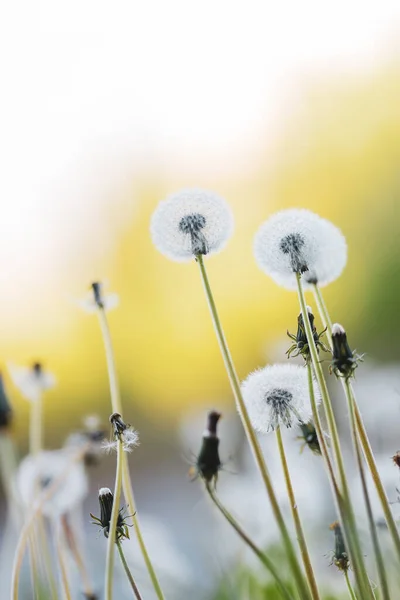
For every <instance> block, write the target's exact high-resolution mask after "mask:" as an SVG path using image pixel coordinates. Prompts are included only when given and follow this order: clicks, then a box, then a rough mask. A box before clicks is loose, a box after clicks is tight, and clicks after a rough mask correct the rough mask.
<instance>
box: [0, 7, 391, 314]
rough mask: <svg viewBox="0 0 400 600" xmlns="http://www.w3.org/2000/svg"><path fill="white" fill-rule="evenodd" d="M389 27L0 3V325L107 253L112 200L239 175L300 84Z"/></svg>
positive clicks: (326, 11)
mask: <svg viewBox="0 0 400 600" xmlns="http://www.w3.org/2000/svg"><path fill="white" fill-rule="evenodd" d="M399 25H400V2H399V0H393V1H392V0H385V1H382V0H380V1H378V0H373V1H371V0H336V1H335V2H321V0H315V1H314V0H303V1H302V2H298V1H296V0H291V1H289V0H279V2H268V1H267V0H264V1H251V0H247V1H246V2H245V1H241V2H234V1H232V0H230V1H218V0H212V1H208V0H202V1H201V2H193V1H190V0H168V2H166V1H163V0H160V1H158V2H154V1H149V0H141V1H135V0H129V1H128V0H127V1H123V0H122V1H118V0H114V1H113V2H111V1H110V2H104V1H102V0H68V1H63V2H58V1H56V0H42V1H40V2H37V1H32V0H25V1H17V0H15V1H11V0H8V1H5V0H3V4H2V6H1V8H0V48H1V59H0V60H1V72H0V75H1V80H0V81H1V84H2V86H1V87H2V92H1V96H0V103H1V112H0V115H1V116H0V125H1V130H0V159H1V166H2V169H1V177H0V201H1V212H0V286H1V289H2V290H3V292H2V304H3V308H4V307H6V313H5V314H7V308H8V309H9V311H12V309H15V310H16V309H19V308H20V307H21V304H22V303H23V300H20V301H18V299H19V298H21V296H23V295H24V294H26V293H29V290H32V284H35V287H36V289H39V288H40V285H41V284H42V283H43V284H45V283H48V282H49V281H50V280H51V281H52V282H53V284H54V285H57V286H62V279H63V278H62V275H63V273H62V272H63V269H64V268H65V269H68V266H69V265H70V261H71V260H73V259H79V260H80V261H81V262H85V260H87V263H88V265H90V264H91V261H92V260H93V261H94V260H95V259H98V257H99V255H101V253H104V252H107V251H108V250H109V249H110V248H112V246H113V240H114V239H115V237H116V236H117V235H118V233H119V232H120V227H122V226H123V223H124V222H126V220H127V214H126V212H122V211H121V219H120V221H119V222H118V218H116V221H115V223H112V224H110V221H109V206H108V205H109V202H110V195H109V193H107V192H108V190H110V189H112V186H113V185H123V184H124V183H125V182H128V181H130V180H131V179H132V178H134V175H135V173H136V172H138V173H139V172H140V171H142V170H143V169H145V170H147V171H150V172H151V169H152V168H155V169H162V172H166V173H168V174H171V173H175V174H176V173H177V174H179V172H184V171H188V170H189V171H191V172H192V173H193V175H194V176H195V175H197V178H196V177H194V181H193V183H195V184H197V185H201V183H202V181H201V176H202V174H207V173H211V172H213V171H215V170H217V171H218V172H221V171H226V173H227V174H228V173H229V172H230V173H232V172H233V171H234V165H238V167H237V168H239V169H241V168H242V169H245V168H248V166H249V165H246V155H248V153H249V149H253V155H254V147H258V146H263V145H264V144H265V138H266V137H267V136H268V134H269V133H271V135H272V132H273V127H274V123H276V121H277V119H279V117H282V115H283V111H284V106H285V103H287V102H288V101H289V100H290V101H292V102H293V101H294V100H295V93H296V89H297V87H298V86H299V85H301V81H302V78H303V77H309V76H311V75H312V74H313V73H319V72H324V73H325V74H326V71H327V70H328V69H330V70H331V69H334V70H335V71H336V73H337V72H338V71H339V72H341V71H343V72H345V73H348V72H350V73H352V72H353V73H354V72H357V73H358V72H359V71H360V70H363V69H365V68H370V67H371V65H372V64H373V63H374V61H377V60H379V58H380V57H381V56H382V54H384V53H385V52H387V50H388V48H390V45H393V43H394V42H395V39H396V34H397V35H398V32H399ZM260 132H261V134H262V135H260ZM260 138H261V139H260ZM250 154H251V152H250ZM237 168H236V173H237ZM132 204H134V199H133V201H132ZM115 212H117V213H118V211H115ZM94 231H95V232H96V235H95V236H94V235H93V232H94ZM89 239H90V240H92V243H89V241H88V240H89ZM88 269H90V267H88ZM65 291H67V290H65ZM32 293H33V294H34V293H35V292H34V291H33V290H32ZM3 314H4V313H3ZM10 314H11V312H10Z"/></svg>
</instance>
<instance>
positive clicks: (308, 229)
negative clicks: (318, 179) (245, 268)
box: [254, 209, 347, 290]
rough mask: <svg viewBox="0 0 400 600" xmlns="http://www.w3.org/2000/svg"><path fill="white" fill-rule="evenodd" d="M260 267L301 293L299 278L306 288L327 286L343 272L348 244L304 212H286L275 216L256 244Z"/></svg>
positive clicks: (326, 223)
mask: <svg viewBox="0 0 400 600" xmlns="http://www.w3.org/2000/svg"><path fill="white" fill-rule="evenodd" d="M254 254H255V258H256V261H257V264H258V266H259V267H260V269H261V270H262V271H264V272H265V273H266V274H267V275H269V276H270V277H272V279H273V280H274V281H275V282H276V283H277V284H278V285H282V286H283V287H285V288H288V289H291V290H295V289H297V281H296V275H297V274H301V275H303V277H302V280H303V285H304V287H305V288H309V287H310V286H311V285H312V284H316V283H318V285H319V286H324V285H327V284H328V283H330V282H331V281H334V280H335V279H336V278H337V277H339V275H340V274H341V272H342V271H343V269H344V267H345V265H346V260H347V246H346V241H345V239H344V237H343V235H342V233H341V232H340V230H339V229H337V227H335V226H334V225H333V224H332V223H330V222H329V221H327V220H326V219H323V218H321V217H319V216H318V215H316V214H315V213H313V212H311V211H309V210H304V209H290V210H283V211H281V212H278V213H276V214H274V215H272V216H271V217H270V218H269V219H268V220H267V221H266V222H265V223H264V224H263V225H261V227H260V229H259V230H258V232H257V234H256V236H255V240H254Z"/></svg>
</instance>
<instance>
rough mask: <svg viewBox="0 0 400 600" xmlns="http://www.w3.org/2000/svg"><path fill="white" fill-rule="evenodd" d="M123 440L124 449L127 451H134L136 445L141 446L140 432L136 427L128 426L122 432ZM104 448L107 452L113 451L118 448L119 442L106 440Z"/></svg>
mask: <svg viewBox="0 0 400 600" xmlns="http://www.w3.org/2000/svg"><path fill="white" fill-rule="evenodd" d="M120 435H121V441H122V449H123V450H124V451H125V452H132V450H133V449H134V448H136V446H139V434H138V432H137V431H136V430H135V429H132V428H128V429H125V431H123V432H122V433H121V434H120ZM102 448H103V450H105V451H106V452H112V451H113V450H115V451H116V450H117V448H118V442H117V441H105V442H103V444H102Z"/></svg>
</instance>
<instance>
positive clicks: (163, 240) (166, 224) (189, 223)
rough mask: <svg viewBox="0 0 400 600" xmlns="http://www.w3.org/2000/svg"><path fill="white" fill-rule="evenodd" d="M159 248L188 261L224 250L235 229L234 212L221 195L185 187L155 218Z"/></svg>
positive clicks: (154, 232)
mask: <svg viewBox="0 0 400 600" xmlns="http://www.w3.org/2000/svg"><path fill="white" fill-rule="evenodd" d="M150 231H151V236H152V239H153V243H154V245H155V246H156V248H157V249H158V250H159V251H160V252H161V253H162V254H164V255H165V256H167V257H168V258H170V259H171V260H175V261H177V262H185V261H189V260H191V259H193V257H194V256H197V255H199V254H203V255H204V254H214V253H216V252H219V251H220V250H222V248H223V247H224V246H225V245H226V243H227V241H228V239H229V238H230V236H231V235H232V232H233V216H232V212H231V210H230V208H229V206H228V204H227V203H226V202H225V200H224V199H222V198H220V197H219V196H217V194H215V193H213V192H210V191H206V190H201V189H188V190H182V191H180V192H178V193H176V194H172V195H170V196H168V198H167V199H166V200H164V201H162V202H160V204H159V205H158V207H157V209H156V211H155V212H154V214H153V217H152V219H151V226H150Z"/></svg>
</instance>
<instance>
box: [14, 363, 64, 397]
mask: <svg viewBox="0 0 400 600" xmlns="http://www.w3.org/2000/svg"><path fill="white" fill-rule="evenodd" d="M7 366H8V370H9V373H10V377H11V379H12V381H13V383H14V385H15V386H16V387H17V388H18V389H19V391H20V392H21V394H22V396H24V397H25V399H26V400H29V401H30V402H37V401H38V400H40V398H41V396H42V394H43V392H44V391H46V390H49V389H51V388H53V387H54V386H55V385H56V378H55V377H54V375H53V374H52V373H49V372H48V371H44V370H43V368H42V365H41V363H39V362H36V363H34V364H33V365H32V367H30V368H29V367H19V366H17V365H14V364H13V363H9V364H8V365H7Z"/></svg>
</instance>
